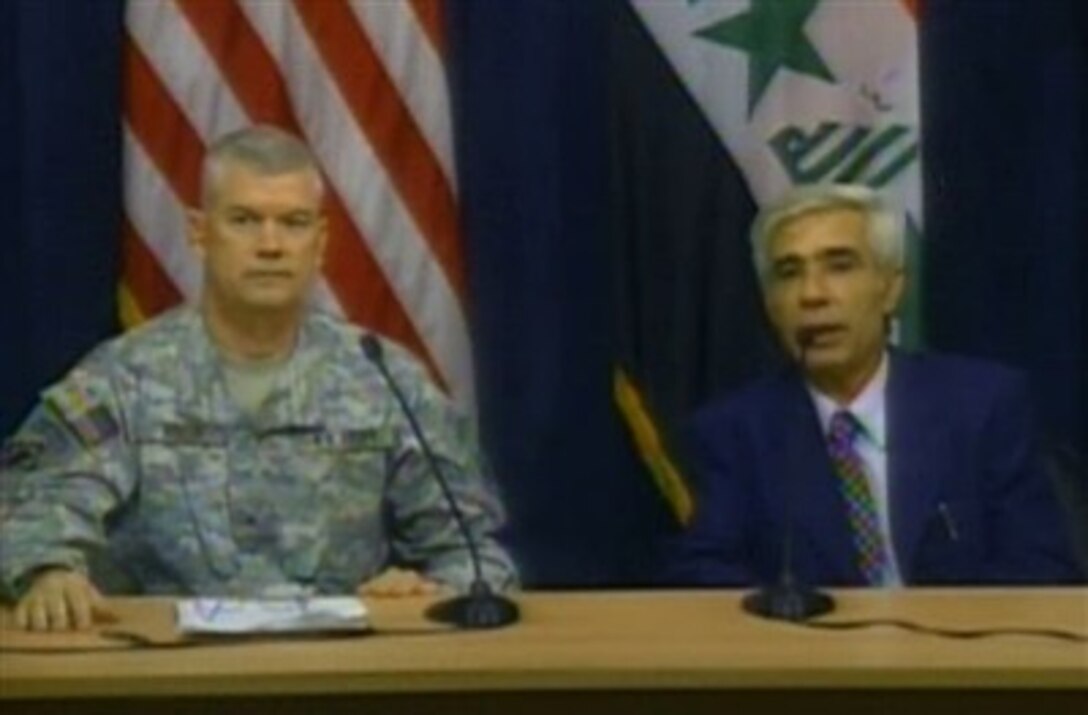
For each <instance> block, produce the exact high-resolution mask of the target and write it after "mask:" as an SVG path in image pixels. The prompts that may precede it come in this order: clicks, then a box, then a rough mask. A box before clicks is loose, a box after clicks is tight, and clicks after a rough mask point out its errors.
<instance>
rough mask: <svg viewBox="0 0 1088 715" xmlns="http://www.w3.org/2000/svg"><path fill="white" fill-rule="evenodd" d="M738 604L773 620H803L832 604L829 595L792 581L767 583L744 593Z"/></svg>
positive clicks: (829, 608)
mask: <svg viewBox="0 0 1088 715" xmlns="http://www.w3.org/2000/svg"><path fill="white" fill-rule="evenodd" d="M741 604H742V605H743V606H744V610H745V611H747V612H748V613H751V614H752V615H755V616H759V617H761V618H770V619H772V620H776V621H807V620H808V619H810V618H815V617H816V616H821V615H823V614H825V613H829V612H830V611H832V610H833V609H834V608H835V601H834V600H832V598H831V596H828V595H827V594H826V593H821V592H819V591H816V590H813V589H810V588H804V587H802V586H797V585H796V584H776V585H774V586H768V587H767V588H764V589H762V590H759V591H756V592H755V593H750V594H748V595H747V596H745V597H744V601H742V602H741Z"/></svg>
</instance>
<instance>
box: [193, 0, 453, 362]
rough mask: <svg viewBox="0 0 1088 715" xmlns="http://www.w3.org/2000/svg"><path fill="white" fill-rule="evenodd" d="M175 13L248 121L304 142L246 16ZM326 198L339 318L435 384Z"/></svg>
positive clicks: (406, 322)
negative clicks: (376, 334) (409, 358)
mask: <svg viewBox="0 0 1088 715" xmlns="http://www.w3.org/2000/svg"><path fill="white" fill-rule="evenodd" d="M179 7H180V8H181V11H182V12H183V13H184V14H185V17H186V19H187V20H188V21H189V23H190V25H191V26H192V27H193V30H194V32H195V33H196V34H197V36H198V37H199V38H200V40H201V43H202V44H203V45H204V47H205V48H206V49H207V51H208V54H209V55H211V57H212V59H213V60H214V61H215V63H216V65H217V67H218V68H219V72H220V74H221V76H222V78H223V81H224V82H226V84H227V85H228V86H229V87H230V89H231V91H232V92H233V93H234V96H235V97H236V98H237V100H238V101H239V102H240V103H241V104H242V106H243V108H244V109H245V111H246V113H247V114H248V115H249V117H250V118H251V119H252V120H253V121H255V122H260V123H267V124H275V125H278V126H281V127H283V128H284V129H287V130H289V131H292V132H294V133H295V134H297V135H299V136H303V132H302V129H301V126H300V123H299V121H298V118H297V115H296V114H295V111H294V109H293V105H292V104H291V100H290V95H289V93H288V91H287V85H286V82H285V81H284V78H283V74H282V73H281V72H280V68H279V65H278V64H277V63H276V60H275V58H274V57H273V56H272V54H271V53H269V52H268V49H267V48H266V47H265V45H264V41H263V40H262V39H261V37H260V35H258V34H257V32H256V31H254V29H253V27H252V26H251V25H250V23H249V19H248V18H247V17H246V16H245V13H243V12H242V11H241V9H240V8H239V7H238V6H237V5H236V4H234V3H231V2H200V1H199V0H182V1H181V2H179ZM327 196H328V198H327V202H326V210H327V213H328V219H329V242H328V247H327V248H326V255H325V267H324V274H325V277H326V279H327V280H328V282H329V284H330V288H331V289H332V291H333V293H334V294H335V295H336V298H337V300H338V301H339V303H340V306H341V308H343V310H344V313H345V314H346V315H347V317H348V318H349V319H350V320H351V321H353V322H355V323H359V324H362V325H366V326H369V327H371V328H373V329H375V330H378V331H380V332H382V333H383V334H385V335H387V336H389V337H390V338H392V339H394V340H396V341H397V342H399V343H401V344H402V345H404V346H405V347H407V348H408V349H409V350H411V351H413V352H414V353H415V354H416V355H418V356H420V357H421V358H423V359H424V360H425V361H426V363H427V365H428V367H429V368H430V370H431V374H432V375H433V376H434V377H435V378H439V376H440V373H439V371H438V369H437V365H436V364H435V363H434V361H433V359H432V358H431V355H430V353H429V351H428V350H427V348H426V346H425V345H424V343H423V340H422V339H421V338H420V336H419V332H418V331H417V330H416V328H415V325H413V324H412V322H411V320H410V318H409V316H408V313H407V311H405V309H404V306H403V305H402V304H401V303H400V300H399V299H398V298H397V296H396V294H395V293H394V292H393V289H392V287H391V286H390V283H389V281H388V279H387V278H386V275H385V273H384V271H382V269H381V267H380V266H379V265H378V264H377V262H376V261H375V260H374V257H373V256H372V255H371V253H370V251H369V250H368V248H367V244H366V242H365V240H364V236H363V235H362V233H361V231H360V229H359V228H358V227H357V226H355V224H354V223H353V222H352V220H351V217H350V215H349V214H348V211H347V209H346V208H345V206H344V202H343V200H342V199H341V197H340V196H339V195H338V194H337V193H336V192H335V190H334V189H333V187H331V186H329V190H328V195H327Z"/></svg>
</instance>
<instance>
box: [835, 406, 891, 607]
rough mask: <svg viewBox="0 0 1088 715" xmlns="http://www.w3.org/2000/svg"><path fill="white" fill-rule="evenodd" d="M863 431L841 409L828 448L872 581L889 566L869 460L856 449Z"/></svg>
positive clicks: (863, 569)
mask: <svg viewBox="0 0 1088 715" xmlns="http://www.w3.org/2000/svg"><path fill="white" fill-rule="evenodd" d="M860 432H861V425H860V424H858V421H857V419H856V418H855V417H854V416H853V415H852V414H850V413H849V412H846V411H845V410H840V411H838V412H836V413H835V414H834V415H832V417H831V424H830V426H829V429H828V436H827V442H828V452H829V453H830V454H831V463H832V464H833V465H834V467H835V472H836V473H837V474H838V475H839V489H840V491H841V492H842V496H843V499H844V500H845V501H846V511H847V515H848V517H849V519H850V527H851V530H852V531H853V532H854V545H855V546H856V547H857V558H858V567H859V568H860V569H861V573H862V574H863V575H864V576H865V579H866V580H867V581H868V582H869V584H870V585H874V586H878V585H880V584H882V583H883V582H884V577H885V575H886V574H887V570H888V557H887V551H886V550H885V546H884V536H883V534H881V532H880V520H879V518H878V517H877V512H876V503H875V502H874V501H873V494H872V492H871V491H870V489H869V480H868V478H867V477H866V475H865V463H864V462H863V461H862V459H861V455H859V454H858V452H857V450H856V449H854V440H855V439H856V438H857V436H858V434H860Z"/></svg>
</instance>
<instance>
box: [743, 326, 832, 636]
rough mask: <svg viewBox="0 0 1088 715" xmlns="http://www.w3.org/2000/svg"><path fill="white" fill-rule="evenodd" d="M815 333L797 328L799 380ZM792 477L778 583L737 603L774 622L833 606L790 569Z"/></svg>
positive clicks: (787, 483)
mask: <svg viewBox="0 0 1088 715" xmlns="http://www.w3.org/2000/svg"><path fill="white" fill-rule="evenodd" d="M819 333H820V329H819V328H802V329H800V330H798V331H797V345H798V347H799V348H800V351H799V354H798V358H797V364H798V367H799V368H800V371H801V376H802V379H803V378H804V374H805V370H806V368H807V362H806V358H807V357H808V349H809V348H810V347H811V346H812V343H813V342H815V341H816V337H817V336H818V335H819ZM789 466H791V467H793V469H790V472H794V471H796V465H795V464H790V465H789ZM794 479H796V477H795V476H794V475H792V474H787V475H786V480H785V481H784V484H785V487H786V512H785V525H784V528H783V533H782V564H781V570H780V571H779V574H778V582H777V583H775V584H773V585H770V586H765V587H763V588H762V589H760V590H758V591H756V592H755V593H750V594H748V595H747V596H745V597H744V600H743V601H742V602H741V605H742V607H743V608H744V610H745V611H746V612H748V613H751V614H752V615H755V616H759V617H761V618H769V619H772V620H776V621H795V622H796V621H807V620H808V619H810V618H814V617H816V616H820V615H823V614H825V613H828V612H830V611H831V610H833V609H834V608H835V602H834V600H832V598H831V596H829V595H827V594H826V593H822V592H820V591H817V590H816V589H813V588H811V587H809V586H807V585H805V584H802V583H799V582H798V581H797V577H796V575H795V574H794V571H793V540H794V537H793V510H794V497H795V494H794V492H795V491H796V490H795V488H794V484H793V482H794Z"/></svg>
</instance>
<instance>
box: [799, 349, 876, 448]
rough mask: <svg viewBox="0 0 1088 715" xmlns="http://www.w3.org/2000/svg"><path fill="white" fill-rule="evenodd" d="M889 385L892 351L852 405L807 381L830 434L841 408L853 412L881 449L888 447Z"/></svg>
mask: <svg viewBox="0 0 1088 715" xmlns="http://www.w3.org/2000/svg"><path fill="white" fill-rule="evenodd" d="M887 385H888V353H887V351H885V352H884V355H883V356H882V357H881V359H880V366H879V367H877V369H876V372H875V373H874V374H873V377H872V378H871V379H870V380H869V383H868V384H867V385H866V386H865V388H864V389H863V390H862V391H861V392H860V393H858V396H857V397H855V398H854V400H853V401H852V402H851V403H850V404H848V405H840V404H839V403H837V402H835V400H833V399H831V398H830V397H828V396H827V395H825V394H823V393H822V392H820V391H819V390H817V389H816V388H815V387H813V386H812V384H807V385H806V386H807V387H808V392H809V394H810V395H811V396H812V401H813V402H814V403H815V405H816V414H817V416H818V417H819V419H820V429H821V430H822V431H823V434H827V433H828V428H829V427H830V424H831V417H832V415H834V414H835V413H836V412H838V411H839V410H847V411H849V412H850V413H851V414H852V415H853V416H854V418H855V419H857V421H858V422H860V423H861V426H862V428H863V429H864V431H865V436H866V437H867V438H868V439H869V440H870V441H872V442H873V444H875V445H876V446H877V447H879V448H880V449H884V426H885V412H886V411H885V409H884V403H885V388H886V387H887Z"/></svg>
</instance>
